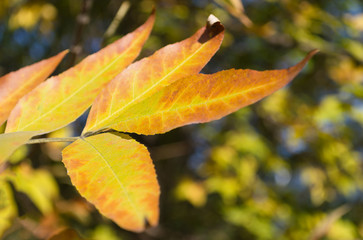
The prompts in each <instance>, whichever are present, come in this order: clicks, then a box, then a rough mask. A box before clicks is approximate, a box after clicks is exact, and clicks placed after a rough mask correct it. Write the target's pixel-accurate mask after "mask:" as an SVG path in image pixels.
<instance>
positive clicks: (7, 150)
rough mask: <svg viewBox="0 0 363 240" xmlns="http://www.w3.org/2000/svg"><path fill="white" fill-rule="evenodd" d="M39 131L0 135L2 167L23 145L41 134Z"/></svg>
mask: <svg viewBox="0 0 363 240" xmlns="http://www.w3.org/2000/svg"><path fill="white" fill-rule="evenodd" d="M40 133H41V132H39V131H32V132H13V133H4V134H0V165H1V164H2V163H4V161H5V160H6V159H7V158H8V157H10V155H11V154H12V153H13V152H14V151H15V150H16V149H17V148H18V147H20V146H21V145H23V144H25V143H26V142H27V141H28V140H29V139H30V138H32V137H33V136H35V135H37V134H40Z"/></svg>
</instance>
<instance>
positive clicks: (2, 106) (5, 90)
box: [0, 50, 68, 125]
mask: <svg viewBox="0 0 363 240" xmlns="http://www.w3.org/2000/svg"><path fill="white" fill-rule="evenodd" d="M67 53H68V50H65V51H63V52H61V53H59V54H58V55H56V56H54V57H51V58H48V59H46V60H43V61H40V62H37V63H34V64H32V65H30V66H27V67H23V68H21V69H19V70H17V71H15V72H11V73H8V74H6V75H5V76H2V77H1V78H0V125H1V124H3V123H4V122H5V120H6V119H7V118H8V117H9V114H10V112H11V110H12V109H13V108H14V107H15V105H16V103H17V102H18V101H19V99H20V98H22V97H23V96H24V95H25V94H27V93H28V92H30V90H32V89H33V88H35V87H36V86H37V85H38V84H39V83H41V82H43V81H44V80H45V79H46V78H47V77H48V76H49V75H50V74H51V73H52V72H53V71H54V69H55V68H56V67H57V66H58V64H59V63H60V61H61V60H62V59H63V57H64V56H65V55H66V54H67Z"/></svg>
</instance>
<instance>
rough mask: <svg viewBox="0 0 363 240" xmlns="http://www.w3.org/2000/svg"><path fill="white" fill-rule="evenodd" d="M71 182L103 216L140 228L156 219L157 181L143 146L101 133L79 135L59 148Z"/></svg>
mask: <svg viewBox="0 0 363 240" xmlns="http://www.w3.org/2000/svg"><path fill="white" fill-rule="evenodd" d="M63 163H64V165H65V166H66V168H67V171H68V174H69V176H70V178H71V181H72V183H73V185H75V186H76V188H77V190H78V191H79V192H80V194H81V195H82V196H83V197H85V198H86V199H87V200H88V201H90V202H91V203H93V204H94V205H95V206H96V208H97V209H98V210H99V211H100V212H101V213H102V214H103V215H105V216H106V217H108V218H110V219H112V220H113V221H114V222H116V223H117V224H118V225H119V226H121V227H123V228H125V229H128V230H131V231H136V232H140V231H143V230H144V229H145V222H146V221H147V222H148V223H149V224H150V225H151V226H155V225H156V224H157V223H158V218H159V211H158V205H159V203H158V201H159V195H160V190H159V185H158V182H157V180H156V174H155V169H154V166H153V164H152V161H151V159H150V156H149V152H148V151H147V149H146V147H145V146H144V145H142V144H140V143H138V142H136V141H135V140H133V139H124V138H122V137H119V136H116V135H113V134H110V133H105V134H100V135H95V136H91V137H87V138H82V139H79V140H77V141H75V142H73V143H72V144H71V145H69V146H68V147H66V148H65V149H64V150H63Z"/></svg>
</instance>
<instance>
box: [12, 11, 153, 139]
mask: <svg viewBox="0 0 363 240" xmlns="http://www.w3.org/2000/svg"><path fill="white" fill-rule="evenodd" d="M154 20H155V14H154V13H153V14H152V15H151V16H150V17H149V19H148V20H147V21H146V23H145V24H143V25H142V26H141V27H139V28H138V29H136V30H135V31H134V32H132V33H130V34H127V35H126V36H124V37H123V38H121V39H119V40H118V41H116V42H114V43H113V44H110V45H109V46H107V47H106V48H104V49H102V50H101V51H99V52H97V53H95V54H93V55H90V56H88V57H87V58H85V59H84V60H83V61H82V62H80V63H79V64H78V65H76V66H74V67H73V68H70V69H68V70H67V71H65V72H64V73H62V74H60V75H58V76H56V77H52V78H50V79H48V80H47V81H46V82H44V83H43V84H41V85H39V86H38V87H37V88H35V89H34V90H33V91H32V92H31V93H29V94H28V95H26V96H25V97H24V98H22V99H21V100H20V101H19V103H18V104H17V105H16V107H15V109H14V110H13V111H12V112H11V114H10V117H9V119H8V124H7V127H6V132H15V131H33V130H42V132H50V131H53V130H57V129H59V128H61V127H63V126H65V125H67V124H69V123H71V122H73V121H74V120H76V119H77V118H78V117H79V116H80V115H81V114H82V113H83V112H84V111H85V110H86V109H87V108H88V107H89V106H90V105H91V103H92V101H93V100H94V99H95V97H96V96H97V95H98V93H99V92H100V90H101V89H102V88H103V87H104V86H105V84H106V83H107V82H109V81H110V80H111V79H112V78H114V77H115V76H116V75H117V74H119V73H120V72H121V71H122V70H123V69H124V68H125V67H127V66H128V65H129V64H130V63H131V62H132V61H133V60H134V59H135V58H136V57H137V56H138V54H139V52H140V50H141V48H142V46H143V44H144V43H145V41H146V40H147V38H148V37H149V34H150V31H151V29H152V26H153V24H154Z"/></svg>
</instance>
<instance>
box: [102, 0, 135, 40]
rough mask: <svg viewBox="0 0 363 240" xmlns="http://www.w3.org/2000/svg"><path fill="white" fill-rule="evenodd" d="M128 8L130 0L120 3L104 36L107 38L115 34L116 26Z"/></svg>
mask: <svg viewBox="0 0 363 240" xmlns="http://www.w3.org/2000/svg"><path fill="white" fill-rule="evenodd" d="M129 8H130V2H129V1H125V2H123V3H122V4H121V6H120V8H119V9H118V11H117V13H116V16H115V18H114V19H113V20H112V22H111V24H110V26H109V27H108V28H107V30H106V32H105V35H104V38H105V39H106V38H109V37H111V36H112V35H114V34H115V32H116V30H117V28H118V27H119V25H120V23H121V21H122V20H123V19H124V17H125V15H126V13H127V11H128V10H129Z"/></svg>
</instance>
